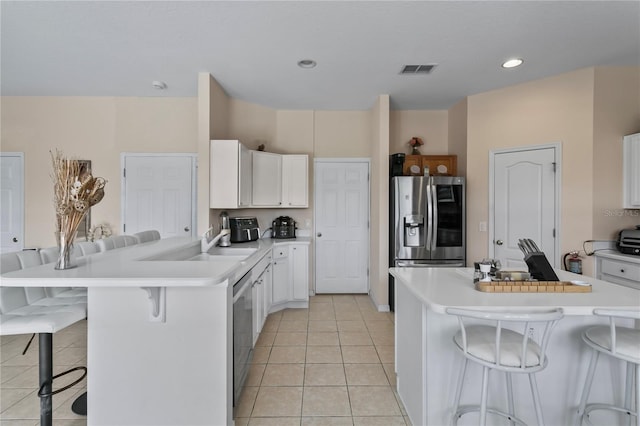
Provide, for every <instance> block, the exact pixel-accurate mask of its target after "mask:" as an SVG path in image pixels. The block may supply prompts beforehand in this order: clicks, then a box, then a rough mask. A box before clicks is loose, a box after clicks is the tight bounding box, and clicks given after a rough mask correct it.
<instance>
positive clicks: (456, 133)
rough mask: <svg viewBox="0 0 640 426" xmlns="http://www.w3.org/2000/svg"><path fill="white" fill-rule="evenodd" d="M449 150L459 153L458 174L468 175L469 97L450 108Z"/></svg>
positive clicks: (452, 152) (453, 153)
mask: <svg viewBox="0 0 640 426" xmlns="http://www.w3.org/2000/svg"><path fill="white" fill-rule="evenodd" d="M447 125H448V127H449V150H448V153H449V154H452V155H457V156H458V158H457V167H458V173H456V174H457V175H458V176H466V175H467V149H468V146H467V99H466V98H465V99H463V100H462V101H460V102H458V103H457V104H455V105H454V106H453V107H451V109H450V110H449V114H448V123H447Z"/></svg>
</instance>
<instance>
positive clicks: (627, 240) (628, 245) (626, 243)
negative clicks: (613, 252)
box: [616, 225, 640, 256]
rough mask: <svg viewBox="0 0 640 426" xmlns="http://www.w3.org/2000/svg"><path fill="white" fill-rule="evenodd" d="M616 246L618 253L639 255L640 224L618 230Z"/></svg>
mask: <svg viewBox="0 0 640 426" xmlns="http://www.w3.org/2000/svg"><path fill="white" fill-rule="evenodd" d="M616 247H617V248H618V251H619V252H620V253H624V254H633V255H636V256H640V225H638V226H636V227H635V229H623V230H622V231H620V235H619V236H618V241H617V243H616Z"/></svg>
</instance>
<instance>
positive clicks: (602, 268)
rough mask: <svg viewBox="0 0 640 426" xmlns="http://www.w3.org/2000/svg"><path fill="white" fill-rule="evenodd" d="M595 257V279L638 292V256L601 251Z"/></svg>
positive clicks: (639, 278)
mask: <svg viewBox="0 0 640 426" xmlns="http://www.w3.org/2000/svg"><path fill="white" fill-rule="evenodd" d="M595 257H596V268H595V273H596V278H597V279H599V280H603V281H609V282H610V283H614V284H620V285H623V286H626V287H631V288H635V289H638V290H640V256H633V255H627V254H622V253H618V252H616V251H602V252H597V253H596V254H595Z"/></svg>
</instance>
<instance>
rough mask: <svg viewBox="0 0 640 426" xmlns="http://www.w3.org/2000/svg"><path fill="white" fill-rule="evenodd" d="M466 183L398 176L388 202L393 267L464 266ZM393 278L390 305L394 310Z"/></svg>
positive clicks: (460, 179) (446, 178)
mask: <svg viewBox="0 0 640 426" xmlns="http://www.w3.org/2000/svg"><path fill="white" fill-rule="evenodd" d="M465 217H466V211H465V180H464V178H463V177H457V176H424V177H422V176H419V177H413V176H396V177H393V178H391V187H390V202H389V219H390V223H389V265H390V266H411V267H425V266H464V265H465V262H466V259H465V256H466V254H465V241H466V227H465ZM393 291H394V283H393V277H391V276H389V303H390V306H391V308H392V309H393V304H394V300H393Z"/></svg>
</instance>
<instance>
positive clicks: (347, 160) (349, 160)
mask: <svg viewBox="0 0 640 426" xmlns="http://www.w3.org/2000/svg"><path fill="white" fill-rule="evenodd" d="M317 163H366V164H367V167H368V168H369V179H367V191H368V192H369V208H368V212H367V213H368V215H367V224H368V226H367V246H369V247H370V246H371V159H370V158H366V157H353V158H351V157H346V158H331V157H316V158H314V159H313V164H314V167H313V173H314V175H313V187H314V188H315V184H316V183H315V181H316V179H315V170H316V167H315V165H316V164H317ZM316 205H317V199H316V194H315V191H313V236H314V238H313V290H312V294H311V295H312V296H313V295H315V294H316V267H317V265H316V263H317V262H316V254H317V252H318V251H317V250H316V244H317V241H318V239H317V238H316V236H317V231H316V223H317V221H316ZM370 266H371V251H369V253H368V255H367V294H369V293H370V292H371V273H370V270H371V269H370Z"/></svg>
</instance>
